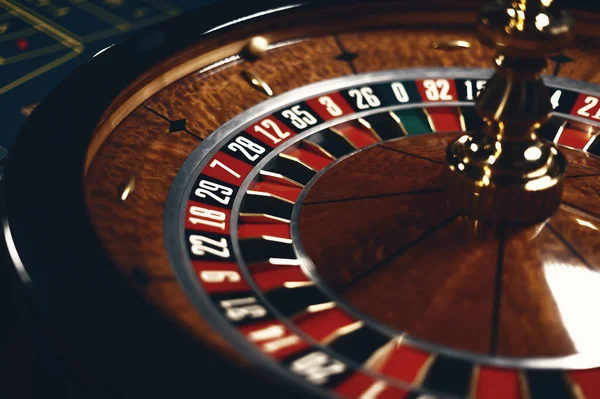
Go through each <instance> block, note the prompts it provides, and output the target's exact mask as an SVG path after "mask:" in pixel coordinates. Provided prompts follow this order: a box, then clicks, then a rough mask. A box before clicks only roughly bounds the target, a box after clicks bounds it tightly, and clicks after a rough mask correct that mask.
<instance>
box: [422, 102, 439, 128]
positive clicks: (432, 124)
mask: <svg viewBox="0 0 600 399" xmlns="http://www.w3.org/2000/svg"><path fill="white" fill-rule="evenodd" d="M421 109H422V110H423V114H425V118H426V119H427V123H428V124H429V128H430V129H431V132H432V133H437V129H436V128H435V123H434V122H433V118H432V117H431V114H430V113H429V111H427V108H421Z"/></svg>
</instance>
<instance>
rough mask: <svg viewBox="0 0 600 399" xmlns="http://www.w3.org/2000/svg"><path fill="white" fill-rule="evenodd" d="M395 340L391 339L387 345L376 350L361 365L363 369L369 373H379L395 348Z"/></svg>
mask: <svg viewBox="0 0 600 399" xmlns="http://www.w3.org/2000/svg"><path fill="white" fill-rule="evenodd" d="M396 341H397V340H396V338H393V339H391V340H390V341H389V342H388V343H387V344H385V345H383V346H382V347H381V348H379V349H377V350H376V351H375V352H374V353H373V354H372V355H371V356H369V358H368V359H367V361H366V362H364V363H363V367H364V368H365V369H367V370H371V371H375V372H377V371H379V370H381V368H382V367H383V366H384V365H385V363H386V362H387V360H388V359H389V357H390V355H391V354H392V353H393V352H394V350H395V349H396V347H397V343H396Z"/></svg>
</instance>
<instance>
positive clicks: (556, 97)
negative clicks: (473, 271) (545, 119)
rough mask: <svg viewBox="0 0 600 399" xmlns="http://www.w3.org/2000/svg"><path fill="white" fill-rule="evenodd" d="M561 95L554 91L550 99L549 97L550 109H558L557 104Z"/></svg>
mask: <svg viewBox="0 0 600 399" xmlns="http://www.w3.org/2000/svg"><path fill="white" fill-rule="evenodd" d="M561 95H562V91H560V90H556V91H555V92H554V94H552V97H550V103H552V109H556V108H558V102H559V100H560V96H561Z"/></svg>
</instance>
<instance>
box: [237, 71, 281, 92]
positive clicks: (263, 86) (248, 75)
mask: <svg viewBox="0 0 600 399" xmlns="http://www.w3.org/2000/svg"><path fill="white" fill-rule="evenodd" d="M242 76H243V77H244V79H246V80H247V81H248V83H250V84H251V85H252V87H254V88H255V89H257V90H258V91H260V92H261V93H264V94H266V95H267V96H269V97H272V96H273V94H274V93H273V89H271V87H270V86H269V85H268V84H267V82H265V81H264V80H263V79H262V78H261V77H260V76H258V75H256V74H255V73H254V72H250V71H247V70H246V71H242Z"/></svg>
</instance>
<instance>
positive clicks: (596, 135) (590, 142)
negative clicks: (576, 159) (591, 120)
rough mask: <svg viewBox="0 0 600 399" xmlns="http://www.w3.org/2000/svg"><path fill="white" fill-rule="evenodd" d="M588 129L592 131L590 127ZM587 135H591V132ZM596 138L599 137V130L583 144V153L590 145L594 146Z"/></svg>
mask: <svg viewBox="0 0 600 399" xmlns="http://www.w3.org/2000/svg"><path fill="white" fill-rule="evenodd" d="M590 129H592V127H591V126H590ZM589 134H592V132H591V131H590V132H589ZM598 136H600V130H598V131H597V132H596V133H595V134H593V135H592V137H591V138H590V139H589V140H588V142H587V143H586V144H585V146H583V151H589V149H590V147H591V146H592V144H594V142H596V140H598Z"/></svg>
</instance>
